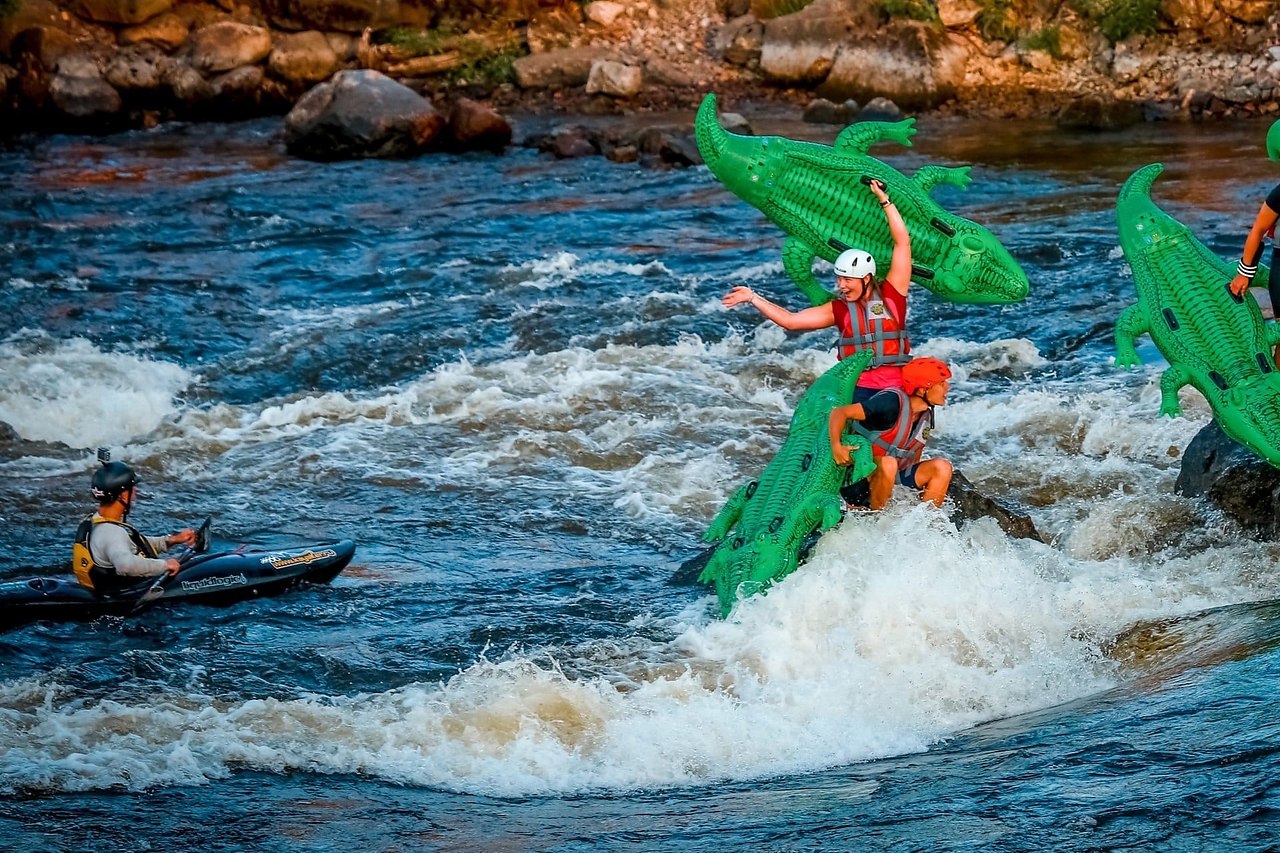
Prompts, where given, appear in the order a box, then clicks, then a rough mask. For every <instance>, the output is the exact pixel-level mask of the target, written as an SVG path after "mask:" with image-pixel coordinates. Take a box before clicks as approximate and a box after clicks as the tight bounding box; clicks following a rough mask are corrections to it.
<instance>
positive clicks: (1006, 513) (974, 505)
mask: <svg viewBox="0 0 1280 853" xmlns="http://www.w3.org/2000/svg"><path fill="white" fill-rule="evenodd" d="M947 498H948V500H950V501H951V502H952V504H953V506H954V509H953V510H952V512H951V520H952V521H953V522H955V523H956V524H957V525H963V523H964V522H966V521H974V520H976V519H979V518H992V519H995V522H996V524H997V525H999V526H1000V529H1001V530H1003V531H1004V532H1005V535H1006V536H1009V537H1011V538H1013V539H1034V540H1036V541H1037V542H1043V541H1044V537H1043V536H1041V535H1040V531H1038V530H1036V525H1035V522H1033V521H1032V520H1031V517H1030V516H1028V515H1027V514H1026V513H1022V512H1018V511H1017V510H1015V509H1012V508H1010V507H1009V506H1007V505H1005V504H1004V503H1003V502H1001V501H999V500H997V499H996V498H993V497H991V496H989V495H986V494H984V493H983V492H981V491H979V489H978V487H977V486H975V485H974V484H973V483H971V482H969V479H968V478H967V477H965V475H964V474H961V473H960V472H959V471H953V472H952V473H951V487H950V488H948V489H947Z"/></svg>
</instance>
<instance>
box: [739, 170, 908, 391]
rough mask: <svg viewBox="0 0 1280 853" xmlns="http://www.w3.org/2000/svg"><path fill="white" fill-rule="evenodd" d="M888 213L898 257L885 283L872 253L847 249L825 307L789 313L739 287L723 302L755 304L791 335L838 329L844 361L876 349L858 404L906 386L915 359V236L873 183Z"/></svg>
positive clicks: (839, 350)
mask: <svg viewBox="0 0 1280 853" xmlns="http://www.w3.org/2000/svg"><path fill="white" fill-rule="evenodd" d="M867 186H868V188H869V189H870V190H871V192H872V193H874V194H875V197H876V198H877V199H879V201H880V206H881V207H882V208H883V209H884V215H885V219H886V220H887V221H888V223H889V233H890V235H891V236H892V237H893V257H892V259H891V260H890V262H889V272H888V274H887V275H886V276H885V277H884V280H883V281H881V280H877V279H876V261H875V258H873V257H872V256H871V253H870V252H865V251H862V250H861V249H847V250H845V251H843V252H841V253H840V255H839V256H838V257H837V258H836V262H835V274H836V289H837V290H838V291H839V295H838V296H837V297H836V298H835V299H832V300H831V301H830V302H827V303H825V304H823V305H815V306H813V307H812V308H805V309H804V310H801V311H789V310H788V309H786V308H783V307H782V306H781V305H777V304H775V303H773V302H770V301H769V300H768V299H765V298H764V297H763V296H761V295H760V294H758V293H756V292H755V291H754V290H752V289H751V288H750V287H743V286H738V287H735V288H733V290H731V291H729V292H728V293H727V294H725V296H724V298H723V299H722V300H721V302H723V304H724V306H725V307H726V308H732V307H734V306H735V305H745V304H750V305H752V306H753V307H754V308H755V309H756V310H757V311H759V312H760V313H761V314H763V315H764V316H765V317H767V318H768V319H770V320H772V321H773V322H774V323H777V324H778V325H779V326H781V327H782V328H784V329H789V330H791V331H811V330H814V329H827V328H831V327H835V328H837V329H839V331H840V338H839V339H838V340H837V341H836V345H835V348H836V358H839V359H844V358H847V357H848V356H850V355H853V354H854V353H856V352H861V351H862V350H865V349H870V350H872V351H873V352H874V353H875V355H874V356H873V359H872V362H871V366H869V367H868V368H867V369H866V370H864V371H863V373H862V376H860V377H859V378H858V386H857V388H856V389H855V391H854V394H853V402H855V403H860V402H862V401H863V400H866V399H869V398H870V397H871V396H872V395H873V394H875V393H876V392H877V391H881V390H883V389H885V388H901V387H902V365H904V364H906V363H907V362H908V361H910V360H911V343H910V341H908V340H907V333H906V324H907V288H909V287H910V286H911V236H910V235H909V234H908V233H907V225H906V223H905V222H903V221H902V214H900V213H899V212H898V209H897V207H895V206H894V204H893V200H892V199H890V198H889V196H888V194H887V193H886V192H885V187H884V183H882V182H881V181H875V180H873V181H871V182H870V183H868V184H867Z"/></svg>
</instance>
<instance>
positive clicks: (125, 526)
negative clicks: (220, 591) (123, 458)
mask: <svg viewBox="0 0 1280 853" xmlns="http://www.w3.org/2000/svg"><path fill="white" fill-rule="evenodd" d="M98 458H99V460H101V462H102V464H101V466H100V467H99V468H98V470H97V471H94V472H93V480H92V483H91V487H90V491H91V492H92V494H93V496H94V498H96V499H97V501H98V511H97V513H95V514H93V515H90V516H88V517H87V518H85V520H84V521H82V522H80V526H79V527H78V528H76V539H75V544H74V545H73V546H72V568H73V570H74V571H75V575H76V579H77V580H79V581H80V583H81V584H83V585H84V586H87V587H89V588H90V589H92V590H94V591H96V592H100V593H111V592H116V591H118V590H120V589H122V588H124V587H127V586H131V585H133V584H136V583H137V582H138V579H139V578H145V577H154V576H156V575H161V574H166V573H167V574H169V575H170V576H172V575H175V574H177V573H178V568H179V563H178V561H177V560H176V559H173V558H171V557H169V558H165V557H161V556H160V554H161V552H163V551H166V550H168V549H169V548H172V547H174V546H175V545H188V546H193V545H195V543H196V532H195V531H194V530H192V529H190V528H187V529H184V530H179V531H178V532H177V533H171V534H169V535H168V536H143V535H142V534H141V533H139V532H138V531H137V530H136V529H135V528H134V527H133V526H132V525H130V524H129V523H128V522H127V521H126V519H127V518H128V516H129V510H130V509H132V508H133V503H134V501H135V500H136V499H137V496H138V477H137V475H136V474H134V472H133V469H132V468H130V467H129V466H128V465H126V464H124V463H123V462H111V461H110V460H109V456H108V455H107V454H106V453H105V452H104V451H99V452H98Z"/></svg>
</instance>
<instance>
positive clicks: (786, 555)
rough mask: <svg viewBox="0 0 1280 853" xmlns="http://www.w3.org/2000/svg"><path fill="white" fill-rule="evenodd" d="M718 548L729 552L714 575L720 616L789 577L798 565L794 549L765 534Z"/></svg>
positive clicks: (728, 543)
mask: <svg viewBox="0 0 1280 853" xmlns="http://www.w3.org/2000/svg"><path fill="white" fill-rule="evenodd" d="M735 545H737V547H736V548H735V547H734V546H735ZM720 547H721V549H729V551H728V553H727V554H725V555H724V557H723V558H722V559H723V560H724V567H723V568H722V569H721V570H720V571H719V573H718V574H717V575H716V598H717V599H718V600H719V602H720V615H721V616H728V615H729V611H731V610H733V605H735V604H737V603H738V601H739V599H743V598H750V597H751V596H753V595H755V594H756V593H758V592H760V591H762V590H764V589H766V588H767V587H768V586H769V585H770V584H771V583H773V582H774V581H775V580H778V579H779V578H783V577H785V576H787V575H789V574H791V572H793V571H795V568H796V565H797V564H798V562H799V556H798V554H796V549H795V548H787V547H786V546H785V545H784V544H783V543H781V542H779V541H778V540H777V538H776V537H774V536H771V535H769V534H767V533H761V534H759V535H757V536H756V538H755V539H752V540H749V541H745V542H744V541H741V540H730V541H728V542H725V543H724V544H723V545H721V546H720ZM716 556H717V557H720V555H719V554H717V555H716Z"/></svg>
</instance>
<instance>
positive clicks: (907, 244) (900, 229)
mask: <svg viewBox="0 0 1280 853" xmlns="http://www.w3.org/2000/svg"><path fill="white" fill-rule="evenodd" d="M868 186H870V187H871V192H873V193H875V196H876V198H877V199H879V200H880V207H882V208H883V209H884V218H885V219H886V220H888V222H889V235H890V236H891V237H893V259H892V260H891V261H890V262H889V274H888V275H886V276H885V277H884V280H885V281H887V282H889V284H890V286H892V287H893V289H894V290H896V291H898V293H900V294H902V295H903V296H906V295H907V288H908V287H910V286H911V235H910V234H909V233H908V232H907V223H905V222H903V221H902V214H901V213H899V212H898V206H897V205H895V204H894V203H893V199H891V198H889V194H888V193H887V192H885V188H884V183H883V182H881V181H872V182H871V183H870V184H869V185H868Z"/></svg>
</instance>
